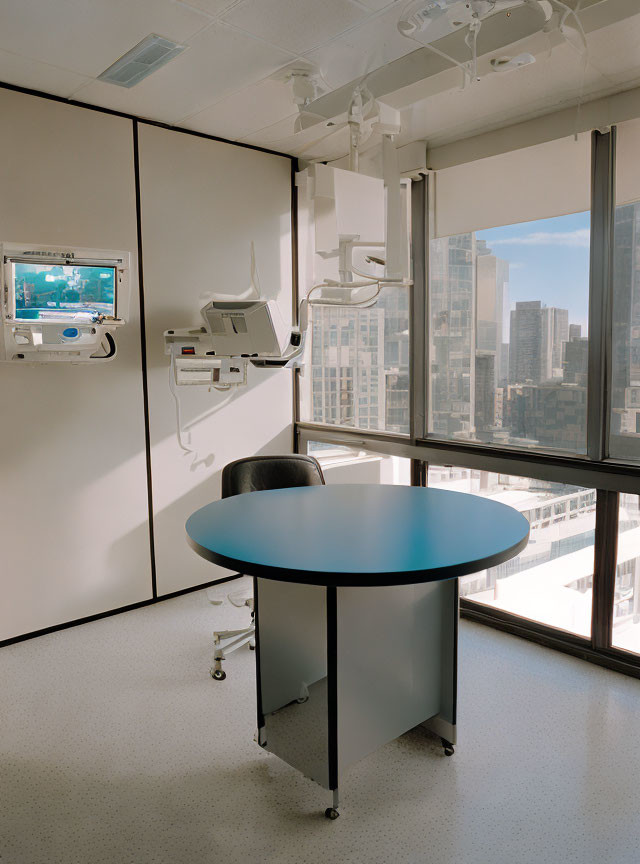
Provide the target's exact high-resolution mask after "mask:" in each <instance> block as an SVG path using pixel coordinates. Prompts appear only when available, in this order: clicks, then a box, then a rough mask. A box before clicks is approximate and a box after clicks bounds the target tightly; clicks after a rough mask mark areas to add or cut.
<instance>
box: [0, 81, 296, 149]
mask: <svg viewBox="0 0 640 864" xmlns="http://www.w3.org/2000/svg"><path fill="white" fill-rule="evenodd" d="M0 90H12V91H13V92H14V93H24V94H25V95H26V96H38V97H39V98H40V99H49V100H50V101H51V102H60V103H62V104H63V105H72V106H73V107H75V108H86V109H88V110H89V111H97V112H98V113H100V114H111V115H113V116H114V117H124V118H125V119H126V120H136V121H137V122H138V123H145V124H146V125H147V126H158V127H159V128H160V129H168V130H169V131H170V132H182V133H183V134H184V135H194V136H195V137H196V138H206V139H207V140H209V141H219V142H220V143H221V144H233V146H234V147H244V148H245V149H247V150H257V151H259V152H260V153H269V154H270V155H271V156H282V157H284V158H285V159H294V158H295V157H294V156H292V155H291V154H290V153H281V152H280V151H279V150H270V149H269V148H268V147H258V145H257V144H245V143H243V142H242V141H231V140H230V139H229V138H221V137H220V136H219V135H209V134H208V133H207V132H198V131H196V130H195V129H184V128H183V127H182V126H172V125H171V124H170V123H162V122H161V121H160V120H148V119H145V118H144V117H138V116H137V115H135V114H127V112H126V111H116V110H115V109H114V108H103V107H102V106H101V105H91V104H90V103H89V102H80V101H79V100H78V99H66V98H65V97H64V96H56V95H55V94H53V93H45V91H44V90H34V89H33V88H31V87H21V86H20V85H19V84H9V83H8V82H6V81H0Z"/></svg>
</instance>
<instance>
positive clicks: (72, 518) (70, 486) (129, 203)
mask: <svg viewBox="0 0 640 864" xmlns="http://www.w3.org/2000/svg"><path fill="white" fill-rule="evenodd" d="M0 116H1V117H2V134H1V135H0V188H1V189H2V195H1V196H0V238H1V239H2V240H4V241H16V242H24V243H36V244H52V245H54V244H60V245H69V246H83V247H89V248H96V249H101V248H102V249H117V250H128V251H130V252H131V253H132V256H131V263H132V268H131V270H132V272H131V288H132V290H131V302H130V309H129V323H128V324H127V325H126V326H125V327H123V328H121V329H119V330H118V333H117V342H118V355H117V357H116V358H115V360H113V361H111V362H109V363H105V364H104V365H102V366H97V365H95V366H93V365H86V366H74V365H67V364H60V363H55V364H51V365H45V364H40V365H25V366H18V365H9V364H3V365H0V404H1V405H2V409H1V412H0V418H1V427H0V440H1V449H0V495H1V500H2V507H1V511H0V514H1V515H0V590H1V591H2V603H1V604H0V639H7V638H10V637H12V636H15V635H20V634H23V633H27V632H31V631H34V630H38V629H41V628H44V627H48V626H53V625H55V624H59V623H62V622H66V621H70V620H73V619H76V618H81V617H85V616H87V615H91V614H95V613H100V612H104V611H106V610H109V609H113V608H117V607H119V606H123V605H126V604H129V603H133V602H136V601H140V600H144V599H147V598H149V597H150V596H151V576H150V563H149V542H148V513H147V491H146V464H145V445H144V417H143V405H142V380H141V372H140V329H139V315H138V287H137V285H138V282H137V260H136V250H137V235H136V214H135V196H134V188H135V187H134V175H133V149H132V125H131V122H130V121H128V120H126V119H123V118H120V117H113V116H109V115H106V114H98V113H95V112H93V111H87V110H85V109H82V108H76V107H72V106H68V105H64V104H60V103H56V102H52V101H47V100H44V99H40V98H37V97H33V96H27V95H24V94H20V93H13V92H10V91H6V90H2V91H0Z"/></svg>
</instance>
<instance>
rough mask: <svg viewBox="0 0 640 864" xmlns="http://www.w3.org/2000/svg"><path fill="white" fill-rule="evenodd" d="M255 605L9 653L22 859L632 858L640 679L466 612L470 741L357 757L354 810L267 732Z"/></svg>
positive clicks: (602, 861) (398, 862)
mask: <svg viewBox="0 0 640 864" xmlns="http://www.w3.org/2000/svg"><path fill="white" fill-rule="evenodd" d="M245 618H246V610H242V609H235V608H233V607H231V606H229V605H228V604H225V605H224V606H212V605H211V604H210V603H209V601H208V599H207V594H206V592H198V593H195V594H190V595H186V596H184V597H180V598H178V599H175V600H170V601H166V602H164V603H160V604H158V605H156V606H153V607H148V608H145V609H140V610H137V611H135V612H128V613H126V614H124V615H118V616H115V617H113V618H108V619H104V620H102V621H97V622H94V623H91V624H86V625H83V626H81V627H76V628H73V629H70V630H66V631H62V632H59V633H54V634H51V635H49V636H44V637H41V638H39V639H35V640H31V641H29V642H24V643H21V644H18V645H14V646H10V647H7V648H4V649H1V650H0V680H1V681H2V704H1V707H0V736H1V739H0V748H1V757H0V758H1V760H2V761H1V763H0V837H1V838H2V839H1V840H0V861H2V862H3V864H4V862H7V864H67V862H78V864H103V862H108V864H129V862H130V864H151V862H153V864H200V862H207V864H208V862H211V864H216V862H220V864H236V862H237V864H307V862H313V864H316V862H322V864H332V862H346V864H361V862H362V864H431V862H433V864H471V862H473V864H529V862H530V864H534V862H535V864H540V862H545V864H556V862H557V864H560V862H562V864H569V862H576V864H627V862H628V864H632V862H633V864H637V862H638V861H639V860H640V807H639V806H638V802H639V800H640V795H639V792H640V790H639V787H638V782H639V778H640V681H637V680H633V679H630V678H625V677H623V676H621V675H618V674H616V673H613V672H608V671H606V670H602V669H599V668H597V667H594V666H591V665H589V664H587V663H583V662H581V661H579V660H575V659H573V658H570V657H567V656H564V655H562V654H558V653H555V652H552V651H549V650H546V649H543V648H540V647H538V646H535V645H532V644H528V643H527V642H524V641H522V640H519V639H517V638H515V637H511V636H507V635H504V634H501V633H498V632H496V631H493V630H491V629H488V628H485V627H482V626H481V625H477V624H471V623H469V622H463V623H462V625H461V652H460V676H459V687H460V705H459V726H458V732H459V744H458V746H457V748H456V753H455V755H454V756H453V757H451V758H446V757H445V756H443V755H442V750H441V749H440V747H439V746H438V743H437V742H436V741H435V740H434V739H431V738H428V737H426V736H425V735H424V734H423V733H421V732H418V731H414V732H410V733H408V734H407V735H404V736H403V737H402V738H400V739H399V740H397V741H395V742H393V743H391V744H388V745H387V746H386V747H384V748H382V750H380V751H378V753H376V754H374V755H372V756H370V757H368V758H367V759H365V760H364V761H363V762H361V763H360V764H359V765H357V766H355V767H354V768H353V769H352V771H351V772H350V774H349V775H348V776H347V782H345V784H344V785H343V788H342V798H343V806H342V808H341V809H342V815H341V816H340V818H339V819H338V820H337V821H335V822H330V821H328V820H326V819H325V818H324V817H323V815H322V811H323V810H324V808H325V807H326V806H327V804H328V803H329V802H328V794H327V793H325V792H324V791H323V790H322V789H320V788H319V787H317V786H315V785H314V784H313V783H312V782H311V781H308V780H305V779H304V778H303V777H301V776H300V775H299V774H298V773H297V772H295V771H294V770H293V769H291V768H289V767H287V766H286V765H285V764H283V763H282V762H280V761H279V760H278V759H277V758H276V757H274V756H270V755H269V754H267V753H264V752H263V751H262V750H261V749H260V748H259V747H258V746H257V745H256V744H254V743H253V740H252V738H253V732H254V725H255V717H254V711H255V707H254V702H255V700H254V680H253V679H254V674H253V673H254V667H253V659H254V658H253V653H250V652H249V651H248V649H246V648H245V649H243V650H242V651H241V652H240V653H238V654H236V655H234V656H233V658H232V659H230V660H229V661H228V663H227V671H228V676H229V677H228V678H227V680H226V681H225V682H223V683H218V682H215V681H213V680H212V679H211V678H210V677H209V674H208V669H209V665H210V645H211V643H210V634H211V631H212V630H213V629H215V628H216V627H221V626H233V625H234V622H237V621H243V620H245Z"/></svg>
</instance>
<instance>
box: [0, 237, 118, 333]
mask: <svg viewBox="0 0 640 864" xmlns="http://www.w3.org/2000/svg"><path fill="white" fill-rule="evenodd" d="M15 264H37V265H44V266H47V265H48V266H52V267H55V266H63V267H74V266H75V267H95V268H97V269H100V268H102V269H109V270H111V271H113V288H114V291H113V294H114V296H113V315H111V314H109V315H105V316H104V317H105V318H106V319H107V320H118V317H119V316H118V293H119V292H118V283H119V270H121V269H122V265H123V261H122V259H113V258H109V259H96V258H76V257H75V256H74V255H73V254H70V255H53V254H38V253H37V252H35V253H34V254H28V255H25V254H11V253H6V254H4V255H3V265H4V268H3V269H4V273H5V285H4V291H5V304H6V312H7V318H6V321H7V323H11V324H14V323H15V324H20V325H25V324H26V325H28V324H29V323H34V324H37V323H41V324H59V323H64V322H65V320H69V321H73V320H74V315H75V314H77V313H78V312H82V311H83V310H82V309H81V308H78V309H64V308H62V309H55V310H53V309H52V310H51V311H52V312H53V311H55V313H56V314H55V316H51V317H49V316H46V315H45V316H44V317H43V316H39V317H38V318H33V319H31V318H20V317H18V309H17V306H16V274H15V266H14V265H15ZM65 313H66V314H65Z"/></svg>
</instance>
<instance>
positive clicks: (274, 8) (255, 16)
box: [223, 0, 367, 54]
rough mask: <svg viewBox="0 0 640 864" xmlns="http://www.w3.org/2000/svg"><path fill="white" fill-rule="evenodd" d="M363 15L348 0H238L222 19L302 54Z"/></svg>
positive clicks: (361, 10) (362, 17) (360, 10)
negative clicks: (239, 1)
mask: <svg viewBox="0 0 640 864" xmlns="http://www.w3.org/2000/svg"><path fill="white" fill-rule="evenodd" d="M366 17H367V12H366V11H365V10H364V9H363V8H362V7H361V6H358V5H357V4H356V3H353V2H352V0H242V2H241V3H239V4H238V5H237V6H234V7H233V9H231V10H230V12H228V13H226V14H225V15H223V20H224V21H227V22H228V23H229V24H232V25H233V26H234V27H240V28H241V29H242V30H246V31H247V32H248V33H252V34H253V35H254V36H257V37H258V38H260V39H266V40H267V42H271V43H272V44H273V45H279V46H280V47H281V48H284V49H286V50H287V51H292V52H293V53H294V54H304V53H305V52H306V51H310V50H311V49H312V48H315V47H316V46H317V45H321V44H322V43H323V42H326V41H328V40H329V39H333V38H334V37H335V36H337V35H338V34H339V33H342V32H343V31H344V30H346V29H347V28H348V27H352V26H353V25H354V24H357V23H358V22H359V21H362V20H364V19H365V18H366Z"/></svg>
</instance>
